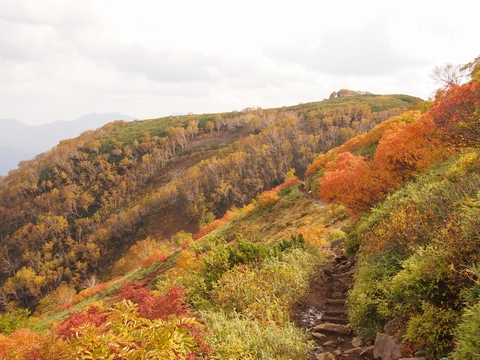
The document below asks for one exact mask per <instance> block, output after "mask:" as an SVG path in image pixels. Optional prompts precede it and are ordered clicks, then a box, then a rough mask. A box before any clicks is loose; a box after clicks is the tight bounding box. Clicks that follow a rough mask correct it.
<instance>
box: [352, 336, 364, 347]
mask: <svg viewBox="0 0 480 360" xmlns="http://www.w3.org/2000/svg"><path fill="white" fill-rule="evenodd" d="M352 346H353V347H354V348H358V347H360V346H363V340H362V339H361V338H359V337H354V338H353V339H352Z"/></svg>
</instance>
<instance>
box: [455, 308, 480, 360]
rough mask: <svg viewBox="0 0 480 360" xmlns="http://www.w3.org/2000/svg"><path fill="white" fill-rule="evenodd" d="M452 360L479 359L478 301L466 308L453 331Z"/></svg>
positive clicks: (479, 325)
mask: <svg viewBox="0 0 480 360" xmlns="http://www.w3.org/2000/svg"><path fill="white" fill-rule="evenodd" d="M455 340H456V346H455V351H454V352H453V353H452V358H453V359H454V360H477V359H480V303H477V304H476V305H475V306H472V307H471V308H469V309H466V310H465V312H464V313H463V315H462V319H461V322H460V323H459V324H458V326H457V329H456V331H455Z"/></svg>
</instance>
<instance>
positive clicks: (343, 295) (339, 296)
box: [330, 291, 347, 301]
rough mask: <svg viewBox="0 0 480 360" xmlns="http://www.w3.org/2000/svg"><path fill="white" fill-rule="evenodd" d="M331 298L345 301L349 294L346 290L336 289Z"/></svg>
mask: <svg viewBox="0 0 480 360" xmlns="http://www.w3.org/2000/svg"><path fill="white" fill-rule="evenodd" d="M330 299H336V300H339V299H342V300H343V301H346V299H347V295H346V293H345V292H342V291H334V292H332V293H331V294H330Z"/></svg>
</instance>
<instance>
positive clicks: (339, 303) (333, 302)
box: [325, 298, 345, 305]
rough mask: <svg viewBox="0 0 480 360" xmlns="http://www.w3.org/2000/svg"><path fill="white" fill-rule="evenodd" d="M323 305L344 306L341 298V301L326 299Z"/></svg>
mask: <svg viewBox="0 0 480 360" xmlns="http://www.w3.org/2000/svg"><path fill="white" fill-rule="evenodd" d="M325 304H335V305H345V298H342V299H326V300H325Z"/></svg>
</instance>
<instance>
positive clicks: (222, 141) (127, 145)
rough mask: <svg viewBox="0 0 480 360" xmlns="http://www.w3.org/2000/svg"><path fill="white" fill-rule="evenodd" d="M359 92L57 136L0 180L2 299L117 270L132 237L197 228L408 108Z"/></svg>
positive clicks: (33, 295) (39, 293)
mask: <svg viewBox="0 0 480 360" xmlns="http://www.w3.org/2000/svg"><path fill="white" fill-rule="evenodd" d="M416 102H418V99H415V98H412V97H408V96H378V95H369V94H365V95H355V96H349V97H345V98H338V99H334V100H326V101H323V102H319V103H312V104H305V105H303V106H296V107H293V108H291V109H290V108H284V109H268V110H263V109H246V110H245V111H242V112H232V113H225V114H212V115H190V116H183V117H169V118H161V119H152V120H145V121H135V122H131V123H127V122H123V121H117V122H114V123H109V124H107V125H105V126H103V127H102V128H100V129H99V130H97V131H87V132H85V133H83V134H82V135H81V136H80V137H78V138H75V139H68V140H64V141H61V142H60V144H59V145H58V146H56V147H55V148H53V149H52V150H51V151H49V152H47V153H43V154H40V155H38V156H37V157H36V158H35V159H34V160H33V161H27V162H23V163H21V164H20V168H19V169H18V170H15V171H13V172H12V173H11V174H10V176H7V177H5V178H3V179H2V180H1V185H0V186H1V188H0V246H1V248H0V272H1V279H2V281H1V284H2V287H1V289H2V290H1V293H2V297H1V298H2V301H1V302H2V305H3V307H4V308H6V307H8V305H9V304H10V303H11V302H12V301H13V302H15V303H17V304H18V305H20V306H22V307H27V308H31V309H35V307H36V306H37V304H38V301H39V300H40V299H41V298H43V297H44V296H45V295H47V294H49V293H50V292H51V291H54V290H55V289H57V288H58V286H59V285H60V284H62V283H66V284H68V285H69V286H71V287H74V288H75V289H76V290H77V291H78V290H81V289H82V287H85V286H88V285H89V284H92V283H93V284H95V282H97V281H98V280H100V279H105V278H108V277H109V276H111V275H118V274H119V272H121V271H124V270H125V269H126V268H124V270H120V268H121V266H119V265H118V266H116V267H113V268H112V266H113V265H114V262H115V261H118V260H120V259H121V257H122V255H123V254H124V253H125V252H126V251H127V249H128V248H129V247H130V246H132V245H133V244H134V243H135V242H136V241H138V240H142V239H149V240H152V241H153V242H155V243H158V245H157V246H158V247H160V246H161V244H165V241H167V243H168V241H170V240H171V237H172V236H173V235H174V234H175V233H177V232H179V231H182V230H184V231H189V232H195V231H196V230H198V227H199V226H203V225H205V224H208V223H211V222H212V221H213V220H214V219H215V218H216V217H220V216H222V215H223V214H224V213H225V211H226V210H227V209H228V208H230V207H231V206H242V205H244V204H248V203H249V202H250V200H251V199H252V198H253V197H255V196H256V195H257V194H258V193H259V192H261V191H263V190H266V189H270V188H271V187H273V186H275V185H278V184H279V183H281V182H282V181H283V180H284V179H285V175H286V173H287V172H289V171H290V169H291V168H295V169H297V172H298V173H302V172H303V171H304V170H305V169H306V167H307V166H308V165H309V164H310V162H311V161H312V159H313V158H314V157H315V156H316V155H317V154H319V153H321V152H323V151H326V150H328V149H330V148H332V147H335V146H338V145H339V144H341V143H342V142H344V141H346V140H348V139H350V138H352V137H354V136H355V135H357V134H359V133H363V132H366V131H368V130H369V129H371V128H372V127H374V126H375V124H377V123H379V122H381V121H383V120H385V119H386V118H387V117H389V116H390V115H392V114H398V113H400V112H401V111H403V109H405V107H411V106H413V104H415V103H416Z"/></svg>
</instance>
